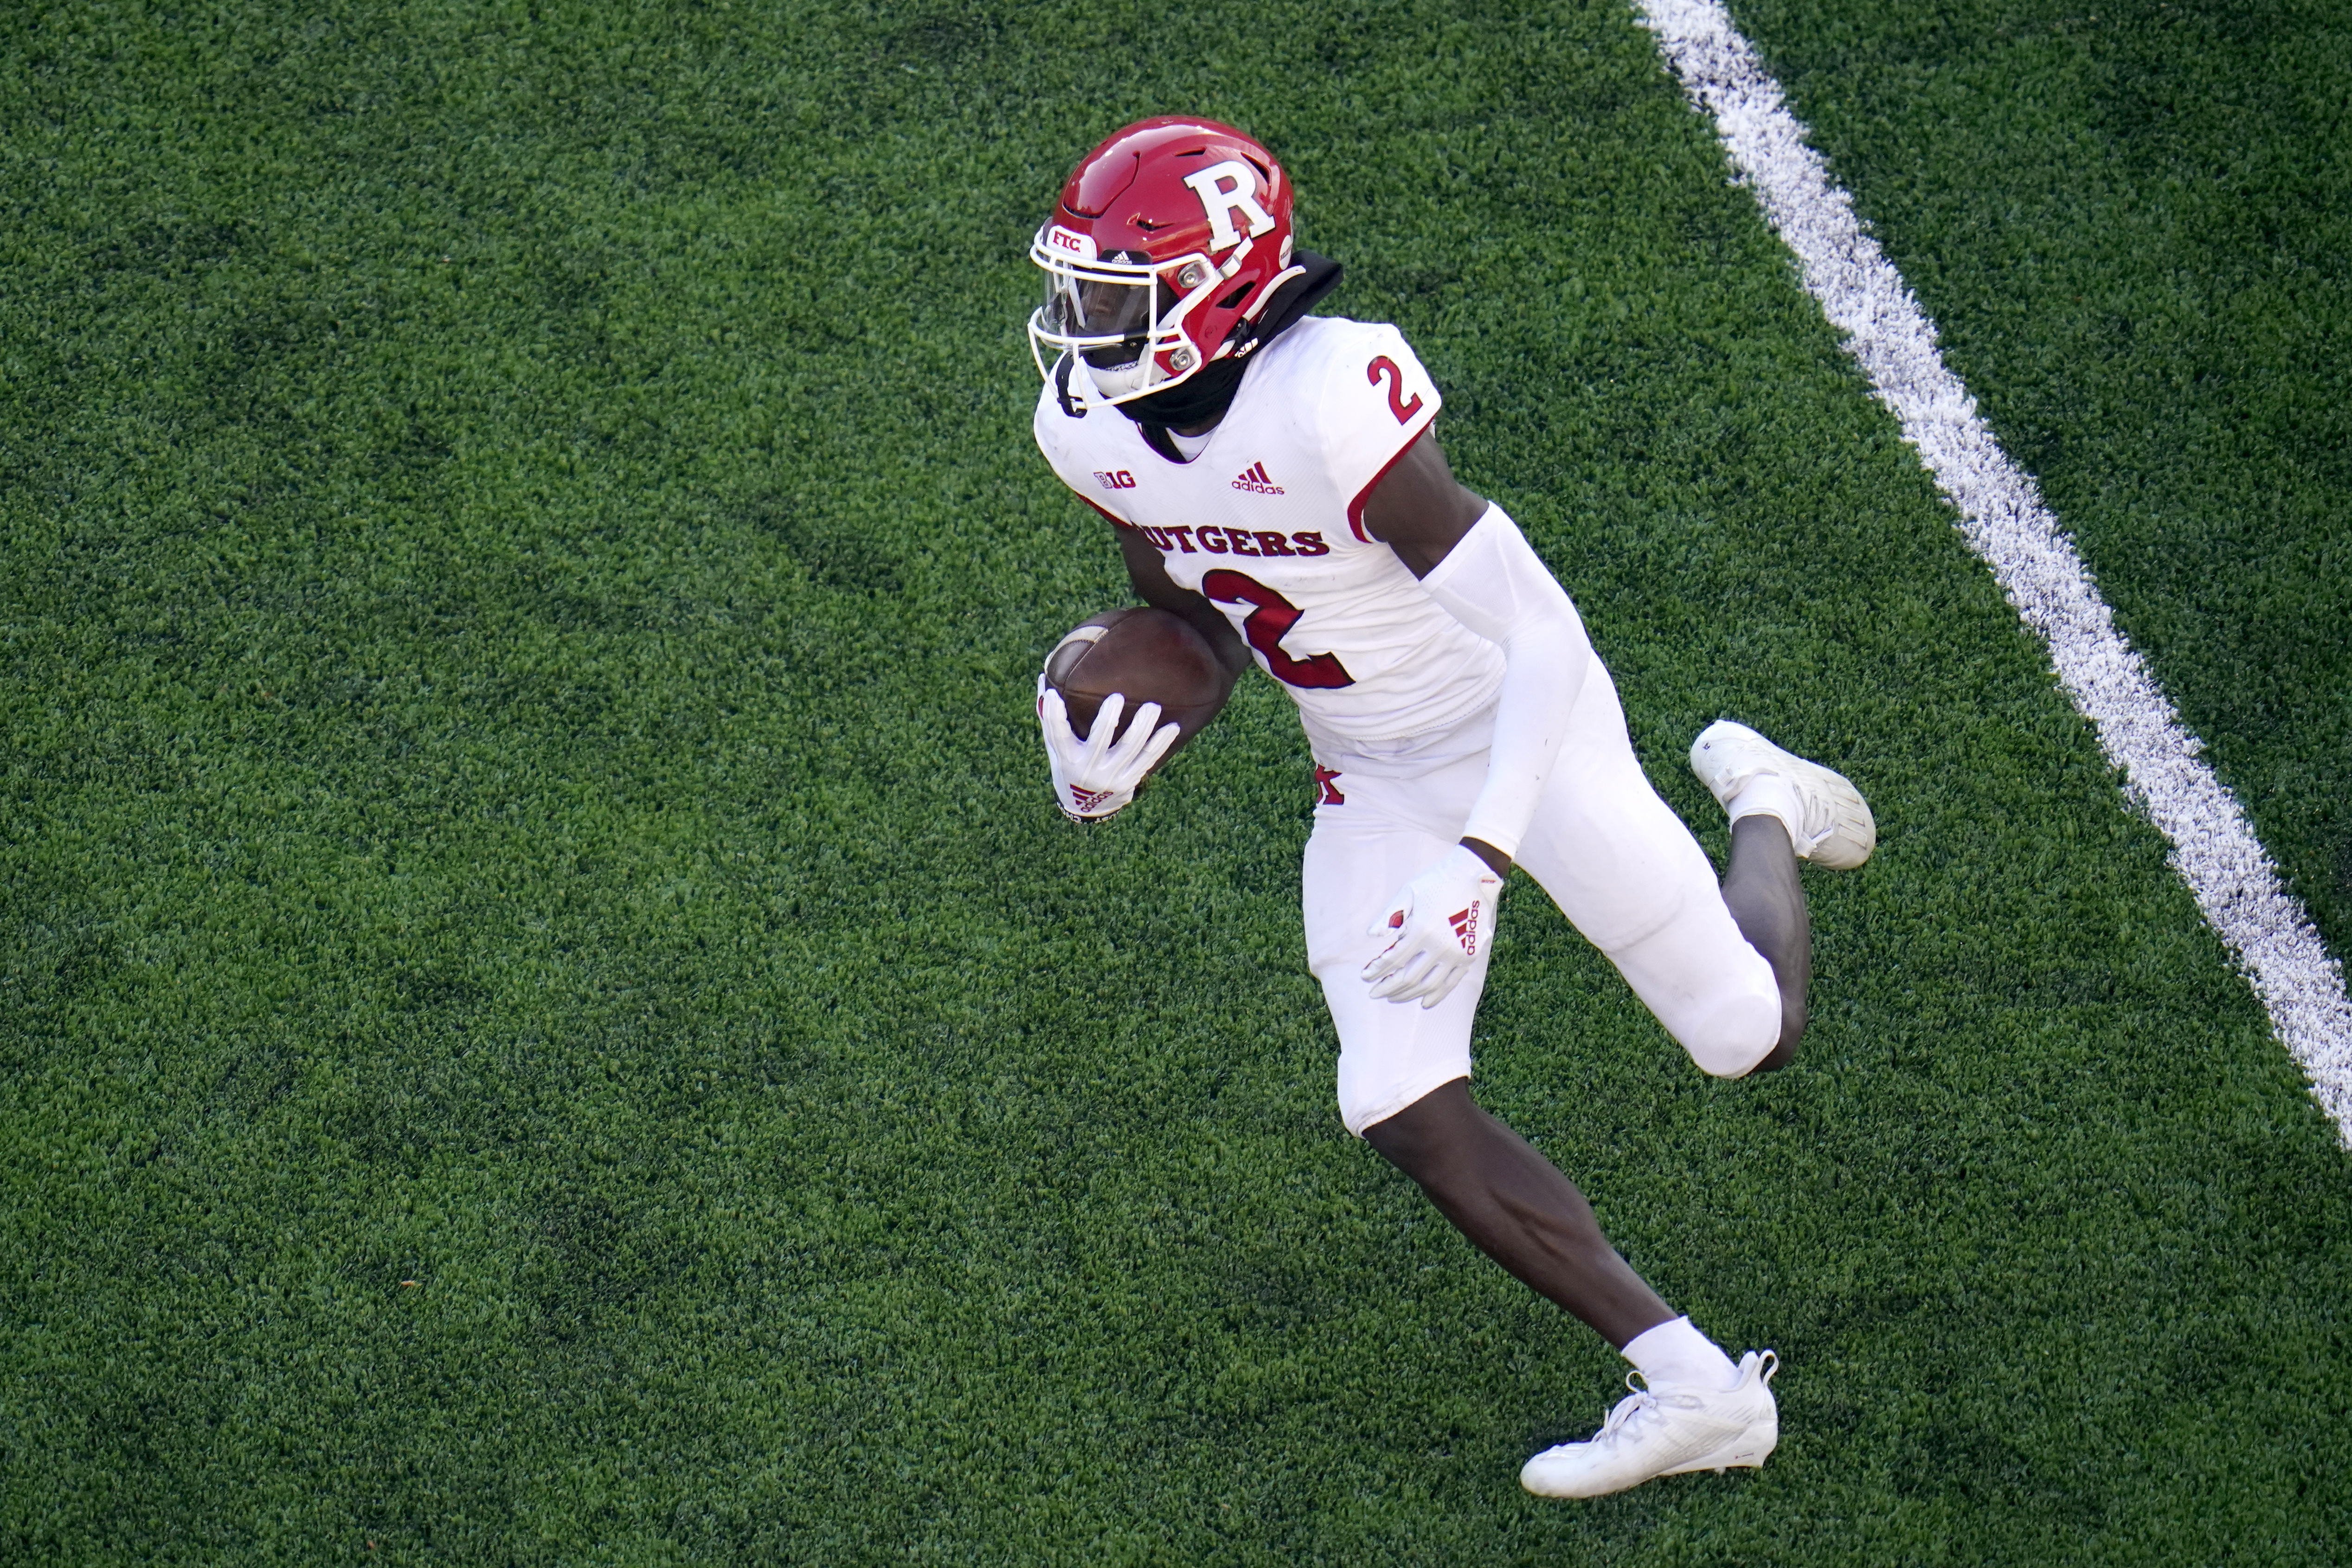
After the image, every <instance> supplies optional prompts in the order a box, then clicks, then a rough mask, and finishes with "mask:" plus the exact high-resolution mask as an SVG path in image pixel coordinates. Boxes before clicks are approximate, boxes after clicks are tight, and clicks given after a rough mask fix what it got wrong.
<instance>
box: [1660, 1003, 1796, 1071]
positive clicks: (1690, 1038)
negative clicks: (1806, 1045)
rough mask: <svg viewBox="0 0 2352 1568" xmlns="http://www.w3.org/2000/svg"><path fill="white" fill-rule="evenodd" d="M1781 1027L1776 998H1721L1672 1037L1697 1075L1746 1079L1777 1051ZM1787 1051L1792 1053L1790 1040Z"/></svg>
mask: <svg viewBox="0 0 2352 1568" xmlns="http://www.w3.org/2000/svg"><path fill="white" fill-rule="evenodd" d="M1781 1023H1782V1020H1781V1016H1780V997H1779V996H1777V995H1771V996H1752V995H1737V996H1728V997H1726V998H1724V999H1723V1000H1722V1001H1720V1002H1718V1003H1717V1005H1714V1006H1713V1007H1710V1008H1709V1009H1708V1010H1707V1011H1706V1013H1704V1014H1702V1015H1700V1016H1697V1017H1696V1018H1694V1019H1692V1020H1690V1022H1689V1023H1688V1024H1687V1025H1685V1026H1684V1027H1683V1028H1681V1029H1677V1030H1676V1031H1675V1037H1676V1038H1678V1039H1680V1040H1681V1041H1682V1045H1683V1049H1685V1051H1688V1052H1689V1053H1690V1058H1691V1060H1692V1061H1694V1062H1696V1063H1697V1064H1698V1069H1699V1070H1700V1071H1701V1072H1703V1073H1706V1074H1707V1075H1708V1076H1709V1077H1711V1078H1746V1077H1747V1076H1748V1074H1749V1073H1751V1072H1755V1071H1757V1070H1758V1069H1759V1068H1762V1067H1763V1066H1764V1064H1765V1063H1766V1062H1767V1061H1769V1060H1770V1059H1771V1058H1772V1056H1773V1055H1774V1054H1775V1053H1776V1052H1777V1051H1779V1050H1780V1042H1781ZM1794 1049H1795V1041H1794V1040H1793V1039H1791V1040H1790V1051H1791V1052H1792V1053H1793V1051H1794Z"/></svg>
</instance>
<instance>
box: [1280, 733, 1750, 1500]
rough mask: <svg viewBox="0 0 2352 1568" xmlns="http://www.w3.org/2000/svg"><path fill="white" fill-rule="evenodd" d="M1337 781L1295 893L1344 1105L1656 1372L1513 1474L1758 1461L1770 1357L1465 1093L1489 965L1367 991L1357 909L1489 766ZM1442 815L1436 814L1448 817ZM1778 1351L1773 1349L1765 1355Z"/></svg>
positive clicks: (1554, 1490) (1565, 1304)
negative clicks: (1720, 1333)
mask: <svg viewBox="0 0 2352 1568" xmlns="http://www.w3.org/2000/svg"><path fill="white" fill-rule="evenodd" d="M1453 771H1458V772H1459V773H1460V776H1459V777H1448V776H1437V777H1431V778H1426V779H1423V780H1417V781H1411V782H1404V783H1399V782H1393V781H1374V780H1367V781H1363V782H1361V783H1360V784H1359V783H1357V782H1354V781H1345V789H1346V792H1347V793H1346V794H1345V795H1342V793H1341V791H1340V790H1339V789H1337V788H1334V789H1331V790H1329V791H1328V793H1327V795H1326V797H1325V801H1324V803H1323V804H1322V805H1318V807H1317V809H1316V813H1315V831H1314V834H1313V835H1312V837H1310V838H1309V839H1308V840H1307V854H1306V864H1305V866H1304V868H1303V871H1304V876H1303V878H1302V883H1303V886H1302V892H1303V894H1304V905H1305V908H1304V910H1303V912H1304V914H1305V916H1306V924H1307V962H1308V964H1309V966H1310V967H1311V968H1312V969H1313V970H1314V972H1315V973H1316V976H1317V978H1318V979H1319V980H1321V981H1322V983H1323V991H1324V998H1325V1001H1326V1003H1327V1005H1328V1006H1329V1008H1330V1010H1331V1018H1332V1022H1333V1023H1334V1024H1335V1025H1336V1026H1337V1027H1338V1029H1339V1110H1340V1115H1341V1118H1342V1119H1343V1120H1344V1121H1346V1122H1347V1124H1348V1128H1349V1131H1353V1132H1357V1133H1360V1135H1361V1136H1362V1137H1363V1138H1364V1140H1365V1141H1366V1142H1369V1143H1370V1144H1371V1145H1372V1147H1373V1148H1375V1149H1377V1150H1378V1151H1379V1152H1381V1154H1382V1155H1383V1156H1385V1157H1386V1158H1387V1159H1388V1160H1389V1161H1390V1163H1392V1164H1394V1165H1395V1166H1397V1168H1398V1169H1400V1170H1402V1172H1403V1173H1405V1174H1406V1175H1408V1176H1411V1177H1412V1179H1413V1181H1414V1182H1415V1183H1416V1184H1419V1185H1420V1187H1421V1189H1422V1191H1423V1193H1424V1194H1427V1195H1428V1197H1429V1199H1430V1201H1431V1202H1432V1203H1433V1204H1434V1205H1436V1206H1437V1209H1438V1211H1439V1212H1440V1213H1442V1214H1444V1215H1445V1217H1446V1218H1447V1219H1448V1220H1450V1221H1451V1222H1453V1224H1454V1226H1456V1227H1457V1228H1458V1229H1460V1230H1461V1231H1462V1233H1463V1234H1464V1235H1465V1237H1468V1238H1469V1239H1470V1241H1471V1242H1473V1243H1474V1244H1475V1246H1476V1247H1478V1248H1479V1250H1481V1251H1483V1252H1485V1253H1486V1255H1487V1256H1488V1257H1490V1258H1494V1259H1495V1260H1496V1262H1497V1263H1500V1264H1501V1265H1502V1266H1503V1267H1504V1268H1507V1269H1508V1270H1509V1271H1510V1272H1511V1273H1512V1274H1513V1275H1515V1276H1517V1278H1518V1279H1520V1280H1522V1281H1524V1282H1525V1283H1526V1284H1527V1285H1528V1286H1529V1287H1531V1288H1532V1289H1535V1290H1536V1291H1538V1293H1539V1294H1541V1295H1543V1296H1545V1297H1546V1298H1548V1299H1549V1300H1552V1301H1553V1302H1555V1303H1557V1304H1558V1305H1559V1306H1560V1307H1561V1308H1563V1309H1565V1310H1568V1311H1570V1312H1571V1313H1573V1314H1575V1315H1576V1316H1577V1317H1579V1318H1580V1319H1582V1320H1583V1321H1585V1322H1587V1323H1589V1324H1591V1326H1592V1327H1593V1328H1594V1329H1596V1330H1598V1331H1600V1332H1601V1334H1602V1335H1603V1336H1604V1337H1606V1338H1607V1339H1608V1341H1609V1342H1610V1343H1611V1344H1612V1345H1614V1346H1616V1347H1617V1348H1618V1350H1619V1351H1620V1352H1622V1353H1623V1354H1624V1356H1625V1357H1626V1359H1627V1360H1629V1361H1631V1362H1633V1364H1634V1365H1635V1366H1636V1367H1637V1368H1639V1369H1640V1371H1641V1372H1642V1373H1643V1375H1644V1376H1645V1377H1646V1378H1647V1379H1648V1380H1649V1382H1650V1384H1651V1387H1650V1389H1648V1390H1646V1391H1644V1392H1643V1393H1641V1394H1636V1395H1635V1396H1634V1397H1633V1399H1631V1400H1628V1401H1626V1402H1625V1403H1623V1404H1622V1405H1620V1406H1619V1409H1618V1413H1617V1415H1614V1416H1612V1418H1611V1420H1610V1423H1609V1425H1608V1426H1607V1427H1606V1428H1604V1430H1603V1431H1602V1433H1601V1435H1599V1436H1596V1437H1595V1438H1594V1439H1593V1440H1592V1441H1591V1442H1589V1443H1580V1444H1566V1445H1562V1446H1561V1447H1558V1448H1553V1449H1548V1450H1546V1451H1545V1452H1544V1453H1542V1454H1538V1455H1537V1456H1536V1457H1535V1458H1533V1459H1530V1460H1529V1461H1528V1465H1527V1468H1526V1469H1525V1470H1524V1471H1523V1472H1522V1473H1521V1476H1520V1479H1521V1481H1522V1482H1523V1483H1524V1484H1525V1485H1526V1486H1527V1487H1528V1489H1529V1490H1531V1491H1535V1492H1538V1493H1541V1494H1543V1495H1546V1496H1553V1497H1597V1496H1600V1495H1601V1494H1602V1493H1604V1492H1612V1491H1618V1490H1622V1489H1624V1488H1626V1487H1630V1486H1635V1485H1638V1484H1639V1483H1641V1482H1643V1481H1644V1480H1647V1479H1650V1478H1651V1477H1653V1476H1658V1475H1666V1474H1671V1473H1674V1472H1675V1471H1676V1470H1685V1469H1720V1468H1725V1467H1727V1466H1731V1465H1759V1464H1761V1463H1763V1461H1764V1458H1765V1457H1766V1456H1767V1455H1769V1453H1770V1452H1771V1450H1772V1446H1773V1444H1774V1442H1775V1441H1777V1438H1778V1435H1779V1424H1778V1416H1777V1415H1776V1413H1775V1409H1774V1405H1773V1402H1772V1396H1771V1392H1770V1390H1769V1387H1767V1386H1766V1384H1768V1382H1769V1378H1770V1374H1771V1364H1770V1363H1769V1361H1768V1360H1766V1359H1763V1358H1759V1356H1758V1355H1755V1354H1752V1353H1751V1354H1750V1355H1749V1356H1748V1358H1747V1360H1746V1361H1745V1362H1743V1363H1741V1364H1740V1365H1738V1366H1737V1367H1735V1366H1734V1365H1733V1364H1732V1362H1731V1360H1730V1358H1729V1357H1727V1355H1725V1354H1724V1352H1723V1350H1722V1348H1721V1347H1720V1346H1718V1345H1717V1344H1716V1343H1715V1342H1713V1341H1712V1340H1709V1339H1708V1338H1707V1337H1706V1335H1705V1334H1703V1333H1701V1332H1700V1331H1698V1330H1697V1329H1696V1328H1695V1327H1693V1326H1692V1324H1691V1322H1690V1320H1689V1319H1687V1318H1678V1317H1676V1316H1675V1311H1674V1309H1673V1308H1671V1307H1669V1306H1667V1305H1666V1303H1665V1302H1664V1301H1663V1300H1660V1299H1659V1297H1658V1295H1657V1293H1656V1292H1655V1291H1654V1290H1652V1289H1650V1288H1649V1286H1648V1285H1646V1284H1644V1283H1643V1280H1642V1279H1641V1277H1640V1276H1639V1275H1638V1274H1636V1273H1634V1272H1633V1268H1632V1267H1631V1266H1630V1265H1628V1264H1627V1263H1626V1262H1625V1260H1624V1259H1623V1258H1622V1257H1620V1256H1619V1255H1618V1253H1617V1251H1616V1249H1615V1248H1614V1247H1611V1246H1610V1245H1609V1240H1608V1238H1607V1237H1605V1236H1604V1235H1603V1234H1602V1233H1601V1226H1600V1224H1599V1222H1598V1221H1597V1220H1596V1219H1595V1218H1594V1216H1593V1213H1592V1208H1591V1205H1590V1204H1588V1203H1586V1202H1585V1200H1584V1196H1583V1194H1581V1193H1580V1192H1578V1191H1577V1189H1576V1186H1575V1184H1573V1183H1572V1182H1570V1180H1569V1179H1568V1177H1567V1176H1566V1175H1564V1174H1562V1173H1561V1172H1560V1171H1559V1168H1558V1167H1556V1166H1554V1165H1553V1164H1552V1163H1551V1162H1550V1161H1549V1160H1547V1159H1545V1158H1544V1157H1543V1155H1541V1154H1540V1153H1538V1152H1537V1151H1536V1150H1535V1149H1534V1148H1532V1147H1531V1146H1530V1145H1529V1144H1528V1142H1526V1141H1525V1140H1524V1139H1522V1138H1520V1137H1519V1136H1518V1134H1517V1133H1515V1132H1513V1131H1511V1130H1510V1129H1509V1128H1508V1127H1507V1126H1505V1125H1504V1124H1503V1123H1502V1122H1501V1121H1497V1120H1496V1118H1494V1117H1493V1116H1490V1115H1488V1114H1487V1113H1486V1111H1485V1110H1481V1109H1479V1107H1478V1105H1477V1104H1476V1102H1475V1101H1474V1100H1472V1099H1471V1097H1470V1090H1469V1084H1468V1082H1467V1079H1468V1077H1469V1073H1470V1068H1471V1062H1470V1029H1471V1024H1472V1021H1473V1017H1474V1016H1475V1012H1476V1009H1477V1005H1478V994H1479V992H1480V991H1481V990H1483V989H1484V986H1485V983H1486V973H1485V962H1484V959H1483V958H1482V959H1481V961H1480V963H1479V967H1478V969H1477V970H1476V971H1475V973H1472V974H1471V975H1470V976H1469V977H1468V978H1467V979H1465V981H1464V982H1463V984H1461V985H1460V986H1458V987H1456V988H1455V990H1454V992H1453V994H1450V995H1448V996H1447V997H1446V998H1445V999H1444V1001H1443V1002H1441V1003H1439V1004H1438V1005H1436V1006H1435V1007H1433V1008H1423V1007H1422V1006H1420V1005H1417V1004H1412V1003H1408V1004H1403V1005H1399V1004H1396V1003H1392V1002H1388V1001H1384V1000H1381V999H1380V998H1377V997H1374V996H1373V995H1372V994H1371V993H1370V988H1369V987H1368V986H1366V985H1365V984H1364V982H1363V978H1362V973H1361V972H1362V969H1363V965H1364V961H1365V960H1366V959H1368V958H1370V956H1371V954H1372V953H1373V952H1376V951H1377V950H1378V948H1379V946H1380V944H1381V937H1379V936H1378V935H1375V934H1374V933H1373V932H1371V931H1368V930H1367V929H1366V924H1367V922H1366V921H1365V911H1367V910H1374V909H1377V908H1379V907H1380V906H1379V900H1381V899H1382V898H1384V897H1386V896H1387V894H1388V892H1390V891H1391V890H1393V889H1394V888H1395V887H1396V886H1397V884H1398V883H1399V882H1400V881H1402V880H1403V879H1405V878H1407V877H1410V876H1411V875H1412V874H1413V872H1414V871H1415V870H1416V869H1417V868H1420V867H1423V866H1425V865H1427V864H1428V863H1429V862H1430V861H1431V860H1432V859H1433V858H1436V857H1437V856H1438V855H1440V854H1443V853H1444V849H1445V847H1447V845H1448V844H1450V843H1451V842H1452V838H1451V837H1449V834H1450V833H1451V832H1452V831H1453V830H1454V829H1453V826H1452V825H1454V824H1456V823H1458V822H1459V821H1460V820H1461V816H1462V813H1464V812H1465V811H1466V810H1467V809H1468V803H1469V801H1470V799H1471V798H1472V797H1473V796H1475V793H1476V790H1477V787H1478V784H1479V783H1480V780H1481V776H1482V773H1483V760H1482V759H1477V758H1473V759H1469V760H1468V761H1467V762H1466V763H1465V766H1463V767H1462V768H1460V769H1459V770H1453ZM1441 825H1442V826H1441ZM1765 1356H1766V1357H1769V1352H1765Z"/></svg>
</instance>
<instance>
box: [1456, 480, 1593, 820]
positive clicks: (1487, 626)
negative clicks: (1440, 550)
mask: <svg viewBox="0 0 2352 1568" xmlns="http://www.w3.org/2000/svg"><path fill="white" fill-rule="evenodd" d="M1421 585H1422V586H1423V587H1424V588H1426V589H1428V590H1429V595H1430V597H1432V598H1433V599H1435V600H1436V601H1437V602H1438V603H1439V604H1440V605H1444V608H1445V610H1446V613H1447V614H1449V615H1451V616H1453V617H1454V619H1455V620H1457V621H1460V622H1461V623H1462V624H1463V625H1464V626H1468V627H1469V628H1470V629H1471V630H1472V631H1474V632H1476V633H1477V634H1478V635H1479V636H1480V637H1485V638H1486V640H1487V641H1488V642H1491V643H1495V644H1496V645H1498V646H1499V647H1501V648H1502V650H1503V657H1504V658H1505V660H1506V665H1505V668H1504V671H1503V689H1502V692H1501V694H1500V695H1499V696H1498V697H1497V698H1496V708H1495V746H1494V752H1493V758H1492V761H1490V762H1489V763H1488V764H1487V767H1486V788H1484V789H1482V790H1480V791H1479V792H1478V799H1477V803H1476V804H1475V805H1473V806H1471V808H1470V820H1469V821H1468V822H1466V823H1465V824H1464V825H1463V828H1462V837H1465V838H1475V839H1477V840H1479V841H1480V842H1481V843H1486V844H1491V845H1493V846H1494V847H1496V848H1497V849H1499V850H1501V851H1502V852H1503V853H1504V854H1506V855H1517V853H1518V852H1519V840H1520V839H1522V838H1524V837H1527V831H1528V823H1529V822H1530V821H1532V820H1533V819H1534V817H1535V812H1536V797H1537V796H1538V795H1540V794H1542V793H1543V784H1544V779H1545V777H1546V776H1547V775H1548V774H1549V773H1550V772H1551V767H1552V763H1553V761H1554V760H1555V759H1556V758H1558V757H1559V748H1560V742H1562V741H1564V740H1565V739H1567V736H1568V720H1569V715H1570V713H1572V712H1573V711H1575V709H1576V698H1577V693H1579V692H1580V691H1581V690H1583V689H1584V677H1585V672H1586V671H1587V670H1589V669H1591V667H1592V644H1591V640H1590V639H1589V638H1587V637H1585V635H1584V619H1583V617H1582V616H1579V615H1578V614H1577V613H1576V605H1575V603H1574V601H1572V600H1570V598H1569V596H1568V590H1567V589H1565V588H1563V587H1561V586H1560V585H1559V580H1558V579H1557V578H1555V577H1553V576H1552V574H1551V569H1550V568H1549V567H1548V566H1546V565H1545V564H1544V563H1543V558H1542V557H1541V556H1539V555H1538V554H1537V553H1536V552H1535V548H1534V546H1532V545H1530V544H1529V543H1528V540H1527V535H1525V534H1523V533H1521V532H1520V531H1519V525H1518V524H1517V523H1516V522H1513V521H1511V519H1510V514H1509V513H1507V512H1506V511H1505V510H1503V509H1502V508H1501V507H1498V506H1495V505H1492V504H1489V505H1488V506H1487V508H1486V512H1485V514H1484V515H1482V516H1481V517H1480V518H1479V519H1478V521H1476V522H1475V523H1474V524H1472V525H1471V528H1470V531H1469V532H1467V533H1465V534H1464V535H1463V536H1462V540H1461V542H1460V543H1458V544H1456V545H1454V548H1453V550H1452V551H1450V552H1447V554H1446V557H1445V559H1444V560H1443V561H1441V562H1439V563H1437V567H1436V569H1435V570H1434V571H1433V572H1431V573H1430V574H1429V575H1428V576H1426V577H1424V578H1423V579H1422V580H1421Z"/></svg>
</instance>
